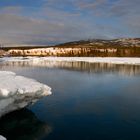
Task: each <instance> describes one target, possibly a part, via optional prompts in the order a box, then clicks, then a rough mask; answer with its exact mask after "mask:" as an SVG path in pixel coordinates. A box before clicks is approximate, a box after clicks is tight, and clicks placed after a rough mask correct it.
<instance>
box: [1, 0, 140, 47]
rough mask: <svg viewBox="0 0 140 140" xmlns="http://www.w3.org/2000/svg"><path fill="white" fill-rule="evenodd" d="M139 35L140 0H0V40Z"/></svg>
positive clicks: (48, 42)
mask: <svg viewBox="0 0 140 140" xmlns="http://www.w3.org/2000/svg"><path fill="white" fill-rule="evenodd" d="M123 37H125V38H128V37H140V0H0V43H2V44H5V45H9V44H10V45H11V44H21V45H22V44H30V45H52V44H59V43H64V42H69V41H75V40H86V39H114V38H123Z"/></svg>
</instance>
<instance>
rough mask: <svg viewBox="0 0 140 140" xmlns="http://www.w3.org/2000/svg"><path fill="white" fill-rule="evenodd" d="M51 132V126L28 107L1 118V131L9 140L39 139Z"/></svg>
mask: <svg viewBox="0 0 140 140" xmlns="http://www.w3.org/2000/svg"><path fill="white" fill-rule="evenodd" d="M50 132H51V127H50V126H48V125H47V124H45V123H43V122H41V121H40V120H38V119H37V117H36V116H35V115H34V114H33V113H32V112H31V111H29V110H27V109H22V110H20V111H15V112H12V113H10V114H7V115H6V116H4V117H2V118H1V119H0V133H1V134H2V135H3V136H5V137H6V138H7V139H8V140H39V139H41V138H43V137H45V136H47V135H48V134H49V133H50Z"/></svg>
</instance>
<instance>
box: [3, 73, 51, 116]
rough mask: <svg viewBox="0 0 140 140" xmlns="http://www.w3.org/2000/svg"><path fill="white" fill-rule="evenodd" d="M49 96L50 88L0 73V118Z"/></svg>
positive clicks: (13, 75) (33, 81)
mask: <svg viewBox="0 0 140 140" xmlns="http://www.w3.org/2000/svg"><path fill="white" fill-rule="evenodd" d="M49 94H51V88H50V87H48V86H47V85H44V84H41V83H39V82H37V81H35V80H33V79H29V78H25V77H23V76H17V75H16V74H15V73H13V72H8V71H0V117H1V116H2V115H4V114H6V113H8V112H11V111H14V110H17V109H20V108H23V107H25V106H27V105H28V104H30V103H34V102H35V101H37V100H38V99H39V98H41V97H43V96H46V95H49Z"/></svg>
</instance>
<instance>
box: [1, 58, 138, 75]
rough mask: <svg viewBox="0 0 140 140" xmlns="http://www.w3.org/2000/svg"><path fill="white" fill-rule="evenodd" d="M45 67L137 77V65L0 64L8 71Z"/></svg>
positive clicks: (55, 62) (45, 62)
mask: <svg viewBox="0 0 140 140" xmlns="http://www.w3.org/2000/svg"><path fill="white" fill-rule="evenodd" d="M32 66H36V67H47V68H59V69H67V70H72V71H73V70H74V71H82V72H88V73H104V72H112V73H114V72H116V73H118V74H122V75H130V76H131V75H139V74H140V66H139V65H127V64H111V63H88V62H66V61H49V60H43V61H41V62H39V63H37V62H34V61H28V60H27V61H26V60H24V61H11V62H2V63H0V69H1V70H5V69H6V70H7V69H8V68H9V70H10V69H11V68H12V67H14V68H15V67H18V68H19V67H32Z"/></svg>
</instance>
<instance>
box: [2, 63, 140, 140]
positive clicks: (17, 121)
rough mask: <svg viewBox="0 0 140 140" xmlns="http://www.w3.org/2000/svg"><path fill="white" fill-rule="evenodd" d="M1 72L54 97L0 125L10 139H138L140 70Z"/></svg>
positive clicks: (80, 67) (30, 68) (84, 67)
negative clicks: (42, 87)
mask: <svg viewBox="0 0 140 140" xmlns="http://www.w3.org/2000/svg"><path fill="white" fill-rule="evenodd" d="M0 69H1V70H11V71H14V72H16V73H17V74H20V75H23V76H26V77H30V78H34V79H36V80H38V81H40V82H42V83H44V84H47V85H49V86H51V87H52V92H53V94H52V95H51V96H47V97H45V98H43V99H41V100H40V101H38V102H37V103H36V104H34V105H33V106H30V107H28V109H25V110H21V112H14V113H11V114H8V115H7V116H5V117H3V118H2V119H1V120H0V131H1V132H0V134H2V135H4V136H6V137H7V138H9V139H8V140H12V139H14V140H22V139H23V140H24V139H25V140H77V139H78V140H140V66H134V65H111V64H90V63H84V62H73V63H71V62H59V63H55V64H54V63H53V62H48V63H45V64H42V65H39V66H35V65H31V64H28V63H25V62H19V63H16V64H15V63H10V64H1V65H0ZM16 135H17V137H16ZM13 136H14V137H13Z"/></svg>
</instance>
